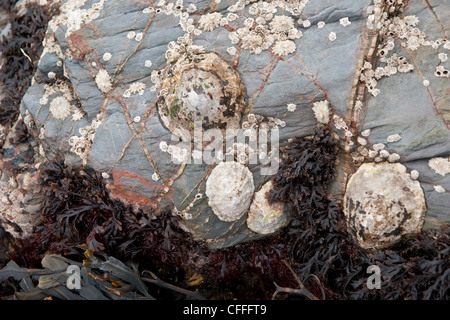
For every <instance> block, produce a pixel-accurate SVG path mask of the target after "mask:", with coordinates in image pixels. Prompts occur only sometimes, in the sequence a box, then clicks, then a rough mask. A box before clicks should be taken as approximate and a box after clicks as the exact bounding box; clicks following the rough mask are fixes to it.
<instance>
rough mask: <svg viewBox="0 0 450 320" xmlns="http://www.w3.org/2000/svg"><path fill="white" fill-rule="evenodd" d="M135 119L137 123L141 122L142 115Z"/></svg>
mask: <svg viewBox="0 0 450 320" xmlns="http://www.w3.org/2000/svg"><path fill="white" fill-rule="evenodd" d="M133 121H134V122H135V123H139V122H140V121H141V117H140V116H136V117H134V118H133Z"/></svg>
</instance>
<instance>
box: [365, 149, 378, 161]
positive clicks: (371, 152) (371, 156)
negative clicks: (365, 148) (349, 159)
mask: <svg viewBox="0 0 450 320" xmlns="http://www.w3.org/2000/svg"><path fill="white" fill-rule="evenodd" d="M367 155H368V157H369V158H371V159H372V158H375V157H376V156H377V155H378V152H377V151H375V150H369V152H368V154H367Z"/></svg>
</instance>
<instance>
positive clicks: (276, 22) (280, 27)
mask: <svg viewBox="0 0 450 320" xmlns="http://www.w3.org/2000/svg"><path fill="white" fill-rule="evenodd" d="M292 28H294V19H292V18H291V17H288V16H275V17H274V18H273V20H272V21H271V22H270V31H271V32H273V33H278V32H288V31H289V30H290V29H292Z"/></svg>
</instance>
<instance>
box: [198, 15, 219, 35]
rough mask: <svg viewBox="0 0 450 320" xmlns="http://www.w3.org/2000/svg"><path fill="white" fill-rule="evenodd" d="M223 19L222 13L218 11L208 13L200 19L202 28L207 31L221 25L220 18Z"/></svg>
mask: <svg viewBox="0 0 450 320" xmlns="http://www.w3.org/2000/svg"><path fill="white" fill-rule="evenodd" d="M221 19H222V14H220V13H218V12H213V13H208V14H205V15H202V16H201V17H200V19H199V20H198V23H199V25H200V28H201V29H203V30H205V31H213V30H214V29H215V28H217V27H218V26H220V20H221Z"/></svg>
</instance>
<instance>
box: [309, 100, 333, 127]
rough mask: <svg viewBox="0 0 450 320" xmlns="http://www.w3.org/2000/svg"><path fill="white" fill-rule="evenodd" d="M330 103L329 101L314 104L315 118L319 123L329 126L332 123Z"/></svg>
mask: <svg viewBox="0 0 450 320" xmlns="http://www.w3.org/2000/svg"><path fill="white" fill-rule="evenodd" d="M329 105H330V103H329V102H328V100H323V101H317V102H314V103H313V108H312V110H313V111H314V116H315V117H316V119H317V122H319V123H321V124H327V123H328V122H330V109H329Z"/></svg>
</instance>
